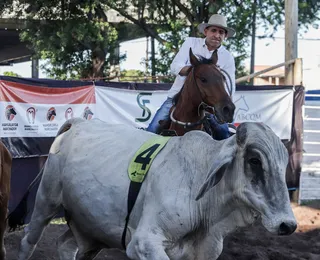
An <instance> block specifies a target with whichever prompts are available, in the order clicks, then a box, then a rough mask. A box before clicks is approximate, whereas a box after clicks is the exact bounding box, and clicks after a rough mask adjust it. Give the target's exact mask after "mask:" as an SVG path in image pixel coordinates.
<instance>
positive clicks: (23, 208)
mask: <svg viewBox="0 0 320 260" xmlns="http://www.w3.org/2000/svg"><path fill="white" fill-rule="evenodd" d="M43 169H44V166H43V167H42V169H41V170H40V172H39V173H38V175H37V176H36V177H35V179H34V180H33V181H32V182H31V184H30V185H29V187H28V189H27V191H26V193H25V194H24V195H23V198H22V199H21V201H20V202H19V204H18V206H17V207H16V208H15V209H14V210H13V211H12V212H11V213H10V214H9V216H8V225H9V232H11V231H15V230H16V229H17V228H18V227H21V226H23V225H24V224H25V222H24V219H25V217H26V215H27V214H28V197H29V194H30V191H31V190H32V189H33V187H34V186H36V185H37V184H38V183H39V182H40V180H41V177H42V174H43Z"/></svg>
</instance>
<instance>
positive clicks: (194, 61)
mask: <svg viewBox="0 0 320 260" xmlns="http://www.w3.org/2000/svg"><path fill="white" fill-rule="evenodd" d="M189 59H190V63H191V65H192V66H193V67H195V66H197V65H199V63H200V62H199V60H198V59H197V57H196V56H194V55H193V52H192V49H191V48H190V49H189Z"/></svg>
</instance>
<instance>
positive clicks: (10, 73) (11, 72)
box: [3, 71, 21, 77]
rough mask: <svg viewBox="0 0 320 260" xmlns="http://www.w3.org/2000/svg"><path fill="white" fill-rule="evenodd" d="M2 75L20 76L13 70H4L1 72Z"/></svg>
mask: <svg viewBox="0 0 320 260" xmlns="http://www.w3.org/2000/svg"><path fill="white" fill-rule="evenodd" d="M3 75H4V76H9V77H21V76H20V75H19V74H17V73H15V72H13V71H5V72H3Z"/></svg>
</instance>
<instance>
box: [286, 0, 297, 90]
mask: <svg viewBox="0 0 320 260" xmlns="http://www.w3.org/2000/svg"><path fill="white" fill-rule="evenodd" d="M297 33H298V0H285V61H288V60H291V59H296V58H297V53H298V36H297ZM293 67H294V66H293V64H290V65H287V66H286V69H285V84H286V85H292V84H293V81H294V79H293V77H294V74H293Z"/></svg>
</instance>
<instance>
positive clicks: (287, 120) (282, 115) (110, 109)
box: [96, 86, 293, 140]
mask: <svg viewBox="0 0 320 260" xmlns="http://www.w3.org/2000/svg"><path fill="white" fill-rule="evenodd" d="M166 98H167V91H136V90H124V89H116V88H110V87H108V88H106V87H99V86H96V102H97V107H96V117H97V118H99V119H101V120H103V121H106V122H109V123H122V124H129V125H133V126H136V127H146V126H148V124H149V123H150V122H151V120H152V118H153V116H154V114H155V112H156V110H157V109H158V108H159V107H160V106H161V104H162V103H163V102H164V101H165V99H166ZM233 100H234V103H235V105H236V110H235V117H234V118H235V121H234V123H235V124H236V125H238V124H239V123H242V122H264V123H265V124H267V125H269V126H270V127H271V128H272V129H273V131H275V133H276V134H277V135H278V136H279V137H280V138H281V139H283V140H289V139H290V137H291V127H292V112H293V90H292V89H275V90H250V91H236V93H235V96H234V97H233Z"/></svg>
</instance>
